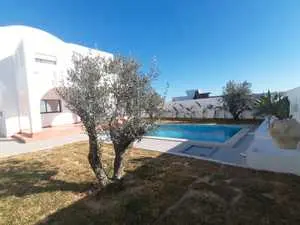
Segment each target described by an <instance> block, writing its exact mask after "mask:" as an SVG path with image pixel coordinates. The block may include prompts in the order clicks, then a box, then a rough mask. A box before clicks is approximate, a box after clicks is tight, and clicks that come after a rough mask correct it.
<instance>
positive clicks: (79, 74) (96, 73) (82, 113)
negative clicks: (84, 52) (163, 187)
mask: <svg viewBox="0 0 300 225" xmlns="http://www.w3.org/2000/svg"><path fill="white" fill-rule="evenodd" d="M106 63H107V61H106V60H105V59H104V58H101V57H94V56H91V55H88V56H81V55H74V56H73V67H72V68H70V69H69V70H68V75H67V77H66V79H65V80H63V81H62V84H61V86H60V87H58V88H57V93H58V94H59V95H60V96H61V98H62V99H63V100H64V101H65V102H66V105H67V107H68V108H69V109H70V110H71V111H72V112H73V113H75V114H77V115H78V116H79V117H80V118H81V121H82V123H83V125H84V127H85V130H86V132H87V134H88V136H89V153H88V160H89V163H90V166H91V168H92V169H93V172H94V174H95V176H96V178H97V179H98V181H99V184H100V185H101V186H105V185H107V184H108V183H109V180H108V177H107V175H106V173H105V171H104V168H103V164H102V161H101V145H99V138H98V135H99V132H101V131H102V130H103V129H102V125H103V124H106V123H107V121H108V118H109V117H108V114H109V112H110V110H111V109H110V108H109V107H110V89H109V86H108V85H107V83H108V82H109V81H110V80H111V77H112V76H111V75H110V74H108V73H107V72H106V71H105V70H104V67H105V65H106ZM100 142H101V141H100Z"/></svg>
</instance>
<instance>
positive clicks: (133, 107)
mask: <svg viewBox="0 0 300 225" xmlns="http://www.w3.org/2000/svg"><path fill="white" fill-rule="evenodd" d="M106 71H107V73H110V74H115V75H116V76H115V79H114V80H113V81H112V82H111V83H110V85H109V87H110V94H111V98H112V101H111V109H112V113H111V114H110V122H109V124H110V134H111V139H112V141H113V142H114V143H118V144H120V145H123V146H126V147H127V146H128V145H129V144H130V143H131V142H133V141H134V140H136V139H140V138H141V136H142V135H144V134H145V132H147V131H148V130H149V129H151V128H152V127H153V125H154V123H155V121H156V120H157V118H158V117H159V116H160V113H161V112H162V109H163V103H164V99H163V98H162V97H161V96H160V95H159V94H158V93H157V92H156V91H155V90H154V88H153V87H152V81H153V80H154V79H155V78H156V77H157V76H158V70H157V68H156V65H155V64H153V65H152V67H151V68H150V71H149V72H148V73H143V72H141V66H140V65H139V64H138V63H137V61H136V60H135V59H133V58H126V57H122V56H116V57H115V58H114V59H111V60H110V62H109V63H108V64H107V67H106Z"/></svg>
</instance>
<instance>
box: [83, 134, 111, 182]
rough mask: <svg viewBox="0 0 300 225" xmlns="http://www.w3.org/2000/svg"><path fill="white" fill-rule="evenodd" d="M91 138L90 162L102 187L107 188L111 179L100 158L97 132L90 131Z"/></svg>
mask: <svg viewBox="0 0 300 225" xmlns="http://www.w3.org/2000/svg"><path fill="white" fill-rule="evenodd" d="M88 136H89V154H88V160H89V163H90V166H91V167H92V170H93V172H94V174H95V176H96V178H97V180H98V182H99V184H100V185H101V186H103V187H104V186H106V185H107V184H108V183H109V179H108V177H107V175H106V173H105V171H104V168H103V165H102V162H101V160H100V158H99V155H98V154H99V153H100V151H99V150H100V148H99V145H98V140H97V134H96V131H91V130H89V131H88Z"/></svg>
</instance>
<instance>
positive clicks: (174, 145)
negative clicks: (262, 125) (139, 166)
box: [134, 126, 256, 166]
mask: <svg viewBox="0 0 300 225" xmlns="http://www.w3.org/2000/svg"><path fill="white" fill-rule="evenodd" d="M248 128H249V129H247V132H246V133H244V134H242V137H241V138H240V139H239V140H237V141H235V142H234V143H233V144H232V145H230V144H229V145H215V146H213V145H212V146H209V145H202V146H201V144H200V145H195V144H193V143H191V142H189V141H182V140H180V139H179V140H176V139H162V138H143V139H142V140H141V141H139V142H136V143H135V144H134V147H136V148H142V149H147V150H155V151H160V152H165V153H170V154H174V155H180V156H186V157H192V158H199V159H204V160H210V161H216V162H221V163H226V164H234V165H239V166H247V164H246V160H245V157H244V154H245V152H246V150H247V149H248V147H249V146H250V144H251V143H252V141H253V139H254V134H253V130H255V128H256V126H249V127H248Z"/></svg>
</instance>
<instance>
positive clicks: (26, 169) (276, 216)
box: [0, 142, 300, 225]
mask: <svg viewBox="0 0 300 225" xmlns="http://www.w3.org/2000/svg"><path fill="white" fill-rule="evenodd" d="M87 147H88V146H87V144H86V143H85V142H82V143H76V144H70V145H65V146H63V147H60V148H56V149H54V150H51V151H43V152H35V153H28V154H24V155H20V156H16V157H10V158H6V159H2V160H0V224H3V225H8V224H22V225H29V224H56V225H58V224H72V225H76V224H116V225H117V224H143V225H144V224H230V225H232V224H243V225H244V224H255V225H258V224H272V225H273V224H297V225H298V224H300V214H299V211H300V179H299V177H297V176H292V175H283V174H276V173H266V172H257V171H253V170H247V169H241V168H234V167H227V166H221V165H218V164H214V163H210V162H206V161H201V160H194V159H189V158H183V157H176V156H171V155H162V154H160V153H158V152H154V151H143V150H138V149H132V150H130V151H129V152H128V153H127V155H126V170H125V172H126V174H125V175H124V178H123V180H122V183H119V184H111V185H109V186H107V187H106V188H105V189H103V190H102V191H101V192H99V193H97V194H96V195H89V194H88V193H89V190H90V189H91V187H92V186H93V182H94V181H95V179H94V176H93V174H92V172H91V170H90V168H89V165H88V161H87V150H88V148H87ZM112 157H113V155H112V149H111V146H110V145H106V146H104V158H105V165H106V168H107V170H108V171H110V170H111V165H112Z"/></svg>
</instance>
